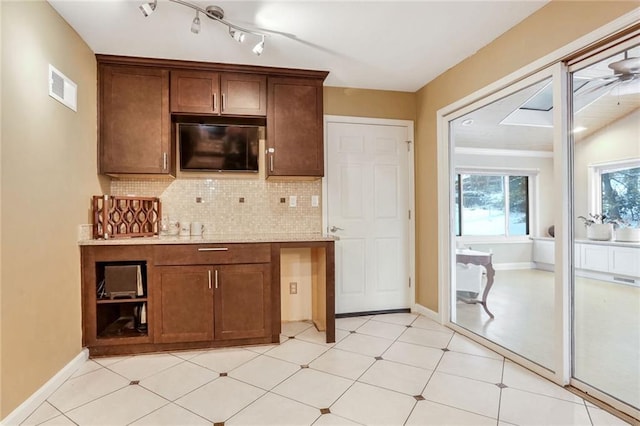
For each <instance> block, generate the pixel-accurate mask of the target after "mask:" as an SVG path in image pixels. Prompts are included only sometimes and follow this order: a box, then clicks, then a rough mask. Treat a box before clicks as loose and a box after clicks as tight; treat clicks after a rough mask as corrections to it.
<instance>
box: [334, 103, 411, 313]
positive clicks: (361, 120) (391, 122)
mask: <svg viewBox="0 0 640 426" xmlns="http://www.w3.org/2000/svg"><path fill="white" fill-rule="evenodd" d="M330 123H346V124H369V125H376V126H395V127H406V128H407V138H408V140H409V142H410V149H409V161H408V162H409V164H408V167H409V170H408V172H409V188H407V191H409V194H408V197H409V209H410V210H411V218H410V219H409V224H408V225H409V230H408V234H409V241H408V243H409V280H411V291H410V292H409V307H410V308H411V310H412V311H414V310H415V305H416V254H415V253H416V204H415V156H414V153H415V134H414V122H413V120H398V119H391V118H369V117H354V116H347V115H328V114H325V115H324V124H323V128H324V169H325V170H329V167H328V164H327V160H328V152H329V143H328V134H329V133H328V131H327V129H328V126H329V124H330ZM327 193H328V181H327V177H326V176H325V177H323V178H322V200H323V202H322V232H323V233H326V232H327V226H328V225H327V224H328V215H329V212H328V205H327V202H326V201H327V199H328V197H327Z"/></svg>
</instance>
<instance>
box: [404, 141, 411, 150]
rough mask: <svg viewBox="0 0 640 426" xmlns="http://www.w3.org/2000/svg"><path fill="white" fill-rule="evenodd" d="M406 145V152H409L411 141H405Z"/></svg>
mask: <svg viewBox="0 0 640 426" xmlns="http://www.w3.org/2000/svg"><path fill="white" fill-rule="evenodd" d="M405 142H406V143H407V151H411V141H405Z"/></svg>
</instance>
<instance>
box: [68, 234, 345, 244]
mask: <svg viewBox="0 0 640 426" xmlns="http://www.w3.org/2000/svg"><path fill="white" fill-rule="evenodd" d="M338 239H339V238H338V237H337V236H335V235H323V234H258V235H204V236H202V237H178V236H159V237H138V238H111V239H108V240H103V239H98V240H93V239H91V240H80V241H78V244H79V245H81V246H120V245H122V246H128V245H144V244H231V243H290V242H298V241H304V242H323V241H336V240H338Z"/></svg>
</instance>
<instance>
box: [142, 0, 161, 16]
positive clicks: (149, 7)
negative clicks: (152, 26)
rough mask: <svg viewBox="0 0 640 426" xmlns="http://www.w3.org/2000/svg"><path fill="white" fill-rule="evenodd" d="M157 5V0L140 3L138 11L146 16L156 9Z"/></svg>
mask: <svg viewBox="0 0 640 426" xmlns="http://www.w3.org/2000/svg"><path fill="white" fill-rule="evenodd" d="M157 5H158V0H153V2H149V3H144V4H141V5H140V11H141V12H142V14H143V15H144V16H145V17H146V16H149V15H151V14H152V13H153V11H154V10H156V6H157Z"/></svg>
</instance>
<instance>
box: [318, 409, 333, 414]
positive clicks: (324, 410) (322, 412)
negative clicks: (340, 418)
mask: <svg viewBox="0 0 640 426" xmlns="http://www.w3.org/2000/svg"><path fill="white" fill-rule="evenodd" d="M329 413H331V410H329V409H328V408H321V409H320V414H329Z"/></svg>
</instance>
